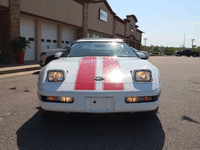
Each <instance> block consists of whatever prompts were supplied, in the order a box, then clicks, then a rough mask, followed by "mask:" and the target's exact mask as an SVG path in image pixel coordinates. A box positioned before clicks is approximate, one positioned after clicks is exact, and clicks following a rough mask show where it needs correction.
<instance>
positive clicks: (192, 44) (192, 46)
mask: <svg viewBox="0 0 200 150" xmlns="http://www.w3.org/2000/svg"><path fill="white" fill-rule="evenodd" d="M194 40H195V39H192V49H193V41H194Z"/></svg>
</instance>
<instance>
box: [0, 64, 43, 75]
mask: <svg viewBox="0 0 200 150" xmlns="http://www.w3.org/2000/svg"><path fill="white" fill-rule="evenodd" d="M41 68H42V67H41V66H39V65H26V66H16V67H6V68H0V75H4V74H11V73H17V72H25V71H32V70H39V69H41Z"/></svg>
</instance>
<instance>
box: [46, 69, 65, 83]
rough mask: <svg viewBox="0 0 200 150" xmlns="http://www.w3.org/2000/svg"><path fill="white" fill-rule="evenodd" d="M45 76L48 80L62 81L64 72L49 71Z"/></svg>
mask: <svg viewBox="0 0 200 150" xmlns="http://www.w3.org/2000/svg"><path fill="white" fill-rule="evenodd" d="M47 78H48V81H49V82H62V81H63V80H64V73H63V72H62V71H49V72H48V74H47Z"/></svg>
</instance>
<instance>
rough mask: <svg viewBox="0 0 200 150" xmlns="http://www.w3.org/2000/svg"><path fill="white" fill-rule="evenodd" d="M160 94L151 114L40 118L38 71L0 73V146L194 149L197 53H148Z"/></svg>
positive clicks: (199, 77)
mask: <svg viewBox="0 0 200 150" xmlns="http://www.w3.org/2000/svg"><path fill="white" fill-rule="evenodd" d="M148 61H149V62H151V63H152V64H154V65H155V66H157V67H158V69H159V71H160V74H161V81H162V98H161V99H160V108H159V112H158V113H157V114H155V115H146V114H144V113H134V114H109V115H105V114H100V115H95V114H70V115H67V114H59V115H55V116H53V117H50V118H45V117H44V116H43V115H42V112H41V111H40V109H39V105H38V98H37V95H36V90H37V78H38V72H34V73H32V74H29V75H27V74H26V75H21V76H12V77H9V78H0V83H1V84H0V149H1V150H8V149H9V150H15V149H20V150H32V149H33V150H39V149H43V150H46V149H47V150H49V149H72V150H75V149H85V150H89V149H94V150H97V149H100V150H101V149H103V150H104V149H109V150H110V149H119V150H122V149H124V150H137V149H138V150H143V149H147V150H149V149H154V150H157V149H158V150H160V149H164V150H198V149H200V115H199V113H200V57H195V58H193V57H150V59H149V60H148Z"/></svg>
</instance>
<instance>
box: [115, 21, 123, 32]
mask: <svg viewBox="0 0 200 150" xmlns="http://www.w3.org/2000/svg"><path fill="white" fill-rule="evenodd" d="M115 25H116V26H115V27H116V30H115V31H116V32H115V33H116V34H119V35H122V36H124V32H125V24H123V23H121V22H119V21H117V20H116V24H115Z"/></svg>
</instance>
